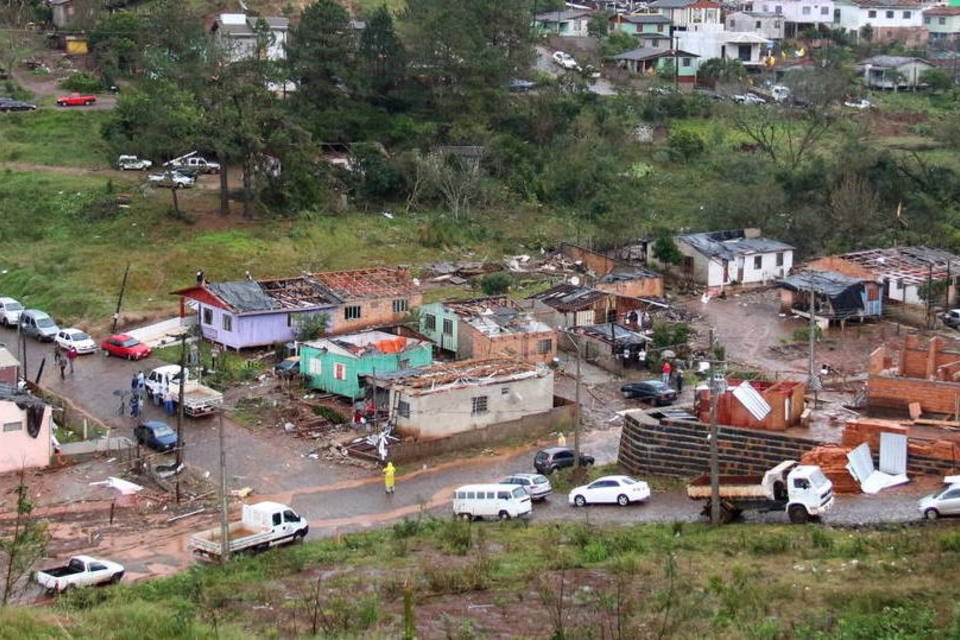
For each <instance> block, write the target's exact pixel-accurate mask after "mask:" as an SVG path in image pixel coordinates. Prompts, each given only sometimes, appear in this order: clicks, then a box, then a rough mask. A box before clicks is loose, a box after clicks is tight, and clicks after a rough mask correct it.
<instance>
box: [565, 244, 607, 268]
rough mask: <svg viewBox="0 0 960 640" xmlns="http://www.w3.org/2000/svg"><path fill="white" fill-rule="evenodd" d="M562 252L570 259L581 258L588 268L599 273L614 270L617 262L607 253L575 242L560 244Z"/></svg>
mask: <svg viewBox="0 0 960 640" xmlns="http://www.w3.org/2000/svg"><path fill="white" fill-rule="evenodd" d="M560 252H561V253H563V255H564V256H566V257H567V258H569V259H570V260H574V261H577V260H579V261H580V262H581V263H583V266H584V267H586V268H587V269H588V270H590V271H593V272H594V273H596V274H599V275H606V274H608V273H610V272H611V271H613V270H614V269H615V268H616V266H617V263H616V262H615V261H614V260H613V259H611V258H608V257H607V256H605V255H602V254H600V253H596V252H595V251H590V250H589V249H584V248H583V247H578V246H577V245H575V244H568V243H564V244H562V245H561V246H560Z"/></svg>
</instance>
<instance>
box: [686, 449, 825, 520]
mask: <svg viewBox="0 0 960 640" xmlns="http://www.w3.org/2000/svg"><path fill="white" fill-rule="evenodd" d="M687 496H688V497H690V498H691V499H693V500H705V501H706V504H705V506H704V508H703V511H702V512H701V513H702V514H703V515H705V516H709V515H710V507H711V490H710V474H706V475H703V476H700V477H699V478H697V479H695V480H693V481H692V482H691V483H690V484H688V485H687ZM832 506H833V483H832V482H830V479H829V478H827V477H826V476H825V475H823V471H821V470H820V467H818V466H816V465H801V464H797V462H795V461H794V460H785V461H784V462H781V463H780V464H778V465H777V466H775V467H774V468H772V469H770V470H769V471H767V472H766V473H765V474H763V476H762V477H761V476H720V519H721V520H722V521H723V522H730V521H731V520H733V519H734V518H736V517H738V516H739V515H740V514H741V513H742V512H743V511H745V510H747V509H755V510H757V511H786V512H787V515H788V516H789V517H790V522H793V523H795V524H803V523H804V522H806V521H807V520H809V519H810V518H818V517H820V516H821V515H823V514H824V513H826V512H827V511H828V510H829V509H830V507H832Z"/></svg>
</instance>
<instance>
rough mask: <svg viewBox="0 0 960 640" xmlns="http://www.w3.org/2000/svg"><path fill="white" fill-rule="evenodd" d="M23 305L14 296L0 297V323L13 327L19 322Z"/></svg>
mask: <svg viewBox="0 0 960 640" xmlns="http://www.w3.org/2000/svg"><path fill="white" fill-rule="evenodd" d="M21 311H23V305H22V304H20V302H19V301H18V300H16V299H15V298H0V324H2V325H3V326H5V327H15V326H17V324H18V323H19V322H20V312H21Z"/></svg>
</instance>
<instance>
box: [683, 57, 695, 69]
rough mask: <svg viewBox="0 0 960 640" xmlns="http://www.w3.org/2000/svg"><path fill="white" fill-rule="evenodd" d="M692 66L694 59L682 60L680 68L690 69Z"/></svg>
mask: <svg viewBox="0 0 960 640" xmlns="http://www.w3.org/2000/svg"><path fill="white" fill-rule="evenodd" d="M691 64H693V60H692V59H690V58H680V66H681V67H689V66H690V65H691Z"/></svg>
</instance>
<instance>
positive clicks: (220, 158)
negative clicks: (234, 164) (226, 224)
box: [217, 153, 230, 216]
mask: <svg viewBox="0 0 960 640" xmlns="http://www.w3.org/2000/svg"><path fill="white" fill-rule="evenodd" d="M217 162H219V163H220V215H222V216H228V215H230V186H229V181H228V180H227V157H226V156H225V155H224V154H223V153H218V154H217Z"/></svg>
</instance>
